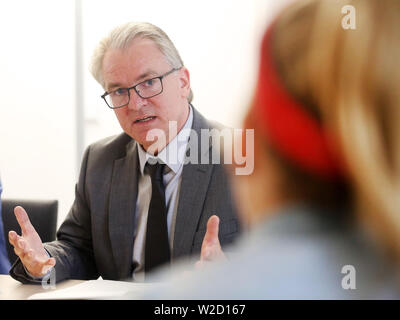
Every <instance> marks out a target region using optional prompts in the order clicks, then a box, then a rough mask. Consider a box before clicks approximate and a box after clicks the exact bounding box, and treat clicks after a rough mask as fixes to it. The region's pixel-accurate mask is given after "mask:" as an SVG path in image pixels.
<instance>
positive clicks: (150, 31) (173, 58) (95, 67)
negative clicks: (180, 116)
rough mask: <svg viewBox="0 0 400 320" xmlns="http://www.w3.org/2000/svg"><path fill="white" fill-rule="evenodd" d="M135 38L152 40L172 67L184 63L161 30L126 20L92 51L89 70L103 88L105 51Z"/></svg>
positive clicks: (123, 44)
mask: <svg viewBox="0 0 400 320" xmlns="http://www.w3.org/2000/svg"><path fill="white" fill-rule="evenodd" d="M136 38H144V39H149V40H152V41H153V42H154V43H155V44H156V46H157V47H158V49H159V50H160V51H161V52H162V54H163V55H164V56H165V58H166V60H167V62H168V63H169V64H170V66H171V67H172V68H177V69H178V68H181V67H182V66H183V65H184V64H183V61H182V59H181V57H180V55H179V52H178V50H177V49H176V48H175V46H174V44H173V43H172V41H171V40H170V38H169V37H168V35H167V34H166V33H165V32H164V31H163V30H161V29H160V28H159V27H157V26H155V25H153V24H151V23H148V22H128V23H126V24H123V25H120V26H118V27H116V28H114V29H113V30H112V31H111V32H110V34H109V35H108V36H106V37H105V38H104V39H102V40H101V41H100V43H99V44H98V46H97V48H96V49H95V50H94V52H93V55H92V61H91V66H90V72H91V73H92V75H93V77H94V78H95V79H96V81H97V82H98V83H100V85H101V86H102V87H103V88H105V83H104V79H103V72H102V68H103V60H104V56H105V54H106V52H107V51H108V50H109V49H123V50H124V49H127V48H128V47H129V46H130V44H131V43H132V41H133V40H134V39H136ZM192 100H193V92H192V90H191V89H190V94H189V97H188V101H189V102H192Z"/></svg>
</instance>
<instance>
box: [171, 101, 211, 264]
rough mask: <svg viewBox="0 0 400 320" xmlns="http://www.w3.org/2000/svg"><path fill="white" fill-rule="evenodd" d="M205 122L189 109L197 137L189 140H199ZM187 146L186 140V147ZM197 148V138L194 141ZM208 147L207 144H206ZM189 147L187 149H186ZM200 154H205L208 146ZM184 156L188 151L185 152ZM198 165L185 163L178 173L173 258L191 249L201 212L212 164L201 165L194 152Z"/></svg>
mask: <svg viewBox="0 0 400 320" xmlns="http://www.w3.org/2000/svg"><path fill="white" fill-rule="evenodd" d="M209 128H210V127H209V125H208V124H207V121H206V120H205V119H204V118H203V117H202V116H201V115H200V114H199V113H198V112H197V111H196V110H195V109H194V108H193V125H192V129H193V130H194V132H196V135H197V136H193V135H191V136H190V139H199V138H200V137H201V129H209ZM189 146H190V140H189V143H188V148H189ZM198 148H199V149H198V150H199V151H200V141H199V140H198ZM210 148H211V146H210ZM188 151H189V150H187V152H188ZM204 153H209V149H208V150H205V152H204ZM186 155H187V156H188V154H186ZM198 156H199V158H198V164H193V163H188V164H186V165H185V166H184V168H183V172H182V181H181V187H180V194H179V202H178V211H177V215H176V223H175V234H174V245H173V253H172V257H173V258H178V257H180V256H182V255H189V254H190V252H191V249H192V244H193V238H194V235H195V233H196V229H197V225H198V222H199V219H200V216H201V213H202V208H203V204H204V200H205V198H206V194H207V189H208V185H209V182H210V179H211V174H212V169H213V165H212V164H201V161H200V159H201V154H200V152H198Z"/></svg>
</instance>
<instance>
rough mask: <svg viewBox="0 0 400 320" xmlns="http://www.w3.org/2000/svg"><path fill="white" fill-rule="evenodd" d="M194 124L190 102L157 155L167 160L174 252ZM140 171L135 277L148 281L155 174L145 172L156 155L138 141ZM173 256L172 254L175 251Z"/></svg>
mask: <svg viewBox="0 0 400 320" xmlns="http://www.w3.org/2000/svg"><path fill="white" fill-rule="evenodd" d="M192 124H193V111H192V107H191V106H189V117H188V119H187V120H186V123H185V125H184V126H183V128H182V129H181V130H180V131H179V133H178V134H177V135H176V137H175V138H174V139H173V140H171V142H170V143H169V144H168V145H167V146H166V147H165V148H164V149H163V150H162V151H161V152H160V153H159V154H158V155H157V158H159V159H160V160H161V161H162V162H163V163H165V164H166V165H165V169H164V173H163V182H164V186H165V204H166V208H167V227H168V238H169V247H170V250H171V252H172V249H173V241H174V230H175V221H176V213H177V210H178V202H179V190H180V186H181V181H182V170H183V163H184V159H185V153H186V147H187V144H188V140H189V136H190V130H191V128H192ZM137 147H138V156H139V165H140V175H139V184H138V195H137V200H136V215H135V226H136V228H135V231H134V246H133V265H134V269H133V274H132V278H133V280H135V281H137V282H143V281H144V261H145V260H144V253H145V239H146V227H147V215H148V211H149V206H150V200H151V178H150V175H149V174H147V173H145V172H144V167H145V165H146V163H147V160H148V159H149V158H154V156H153V155H151V154H149V153H147V152H146V151H145V150H144V149H143V148H142V146H141V145H140V144H138V143H137ZM171 259H172V255H171Z"/></svg>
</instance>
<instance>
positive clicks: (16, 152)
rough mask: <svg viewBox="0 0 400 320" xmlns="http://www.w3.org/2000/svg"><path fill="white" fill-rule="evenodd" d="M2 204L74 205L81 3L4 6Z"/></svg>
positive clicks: (39, 0)
mask: <svg viewBox="0 0 400 320" xmlns="http://www.w3.org/2000/svg"><path fill="white" fill-rule="evenodd" d="M0 11H1V13H2V14H1V19H0V39H1V45H0V48H1V50H0V88H1V94H0V173H1V178H2V182H3V187H4V193H3V197H8V198H27V199H58V200H59V201H60V212H66V211H67V210H68V208H69V206H70V205H71V203H72V200H73V189H74V181H75V162H74V160H75V127H74V116H75V100H74V64H75V61H74V3H73V2H72V1H52V0H36V1H2V2H1V4H0Z"/></svg>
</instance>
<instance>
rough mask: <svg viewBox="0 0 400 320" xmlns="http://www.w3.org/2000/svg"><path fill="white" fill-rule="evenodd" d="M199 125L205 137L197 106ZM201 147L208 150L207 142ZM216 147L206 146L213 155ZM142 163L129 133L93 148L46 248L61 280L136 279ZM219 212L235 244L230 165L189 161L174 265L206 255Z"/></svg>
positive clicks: (18, 275) (18, 266) (226, 240)
mask: <svg viewBox="0 0 400 320" xmlns="http://www.w3.org/2000/svg"><path fill="white" fill-rule="evenodd" d="M192 129H193V130H194V131H196V133H197V135H198V137H201V134H200V130H201V129H210V126H209V124H208V122H207V121H206V120H205V119H204V118H203V116H202V115H201V114H200V113H199V112H197V111H196V110H195V109H194V108H193V126H192ZM192 138H194V137H191V138H190V139H192ZM188 145H190V143H189V144H188ZM198 146H199V148H200V146H201V143H200V142H199V143H198ZM212 148H213V146H210V148H209V149H208V150H205V152H206V153H207V155H209V158H210V159H211V153H212ZM189 149H190V148H188V151H189ZM191 151H193V150H191ZM203 153H204V152H203ZM187 156H188V154H187ZM200 157H201V154H200V152H199V158H200ZM203 158H204V154H203ZM210 161H211V160H210ZM138 168H139V161H138V152H137V144H136V143H135V141H134V140H133V139H132V138H131V137H129V136H128V135H126V134H125V133H122V134H120V135H118V136H113V137H110V138H106V139H103V140H101V141H99V142H96V143H94V144H92V145H90V146H89V147H88V148H87V150H86V152H85V154H84V157H83V162H82V167H81V172H80V177H79V181H78V183H77V185H76V188H75V200H74V203H73V205H72V208H71V210H70V212H69V214H68V216H67V218H66V219H65V221H64V222H63V224H62V225H61V227H60V228H59V230H58V232H57V240H56V241H53V242H50V243H46V244H45V248H46V250H47V251H48V252H49V253H50V255H51V256H52V257H55V259H56V261H57V263H56V266H55V271H56V273H55V276H56V281H57V282H58V281H62V280H64V279H97V278H98V277H99V276H101V277H102V278H103V279H110V280H125V279H129V278H130V277H131V274H132V254H133V241H134V240H133V234H134V230H135V222H134V221H135V219H134V215H135V209H136V198H137V192H138V173H139V171H138V170H139V169H138ZM28 214H29V213H28ZM213 214H217V215H218V216H219V218H220V230H219V238H220V242H221V245H222V246H226V245H228V244H230V243H232V242H233V241H234V239H235V238H236V236H237V235H238V233H239V231H240V225H239V221H238V218H237V212H236V208H235V206H234V203H233V199H232V195H231V190H230V186H229V178H228V175H227V173H226V170H225V168H224V166H223V165H222V164H193V163H188V164H185V165H184V168H183V173H182V182H181V188H180V195H179V203H178V211H177V215H176V226H175V234H174V243H173V252H172V264H174V262H176V261H177V260H179V259H178V258H180V257H187V256H193V255H196V257H198V255H199V253H200V249H201V244H202V240H203V237H204V235H205V231H206V225H207V220H208V218H209V217H210V216H211V215H213ZM10 275H11V276H12V277H13V278H15V279H17V280H19V281H21V282H23V283H32V282H38V281H34V280H33V279H32V278H30V277H29V276H28V275H27V274H26V273H25V270H24V268H23V265H22V263H21V262H20V260H19V259H18V260H17V261H16V263H15V264H14V265H13V267H12V269H11V271H10Z"/></svg>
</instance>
